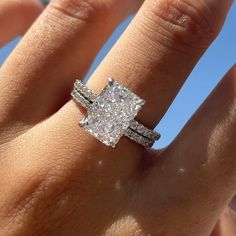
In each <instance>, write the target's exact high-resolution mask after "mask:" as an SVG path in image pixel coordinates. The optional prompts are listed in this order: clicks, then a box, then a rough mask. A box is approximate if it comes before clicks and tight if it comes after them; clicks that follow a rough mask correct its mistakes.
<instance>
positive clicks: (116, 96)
mask: <svg viewBox="0 0 236 236" xmlns="http://www.w3.org/2000/svg"><path fill="white" fill-rule="evenodd" d="M144 103H145V101H144V100H142V99H141V98H139V97H138V96H137V95H136V94H134V93H133V92H131V91H129V90H128V89H126V88H124V87H123V86H122V85H120V84H118V83H117V82H115V81H112V80H109V84H108V85H107V86H106V87H105V89H104V90H103V91H102V93H101V94H100V95H99V96H97V98H96V99H95V101H94V103H93V104H92V105H91V107H90V108H89V110H88V112H87V114H86V116H85V119H84V121H82V123H83V124H84V128H85V129H86V130H87V131H88V132H89V133H91V134H92V135H93V136H94V137H96V138H97V139H98V140H100V141H101V142H103V143H104V144H106V145H108V146H112V147H115V145H116V144H117V142H118V141H119V140H120V138H121V137H122V136H123V135H124V133H125V131H126V130H127V129H128V127H129V125H130V123H131V121H132V120H133V119H134V118H135V116H136V115H137V113H138V112H139V110H140V109H141V107H142V106H143V105H144Z"/></svg>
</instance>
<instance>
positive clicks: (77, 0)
mask: <svg viewBox="0 0 236 236" xmlns="http://www.w3.org/2000/svg"><path fill="white" fill-rule="evenodd" d="M49 9H51V10H53V11H55V10H56V11H59V13H60V14H63V15H65V16H67V17H68V16H69V17H72V18H74V19H77V20H82V21H86V22H94V21H99V20H104V19H106V18H107V17H108V16H109V15H110V5H109V3H107V2H106V1H94V0H54V1H52V2H51V4H50V5H49Z"/></svg>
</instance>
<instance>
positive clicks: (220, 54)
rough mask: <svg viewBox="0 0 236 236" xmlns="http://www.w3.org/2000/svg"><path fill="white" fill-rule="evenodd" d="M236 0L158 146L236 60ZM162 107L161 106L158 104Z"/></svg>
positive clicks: (163, 126) (0, 56) (0, 52)
mask: <svg viewBox="0 0 236 236" xmlns="http://www.w3.org/2000/svg"><path fill="white" fill-rule="evenodd" d="M130 20H131V19H128V20H126V21H125V22H123V23H122V24H121V25H120V26H119V27H118V29H117V30H116V31H115V32H114V34H113V35H112V36H111V38H110V39H109V40H108V42H107V43H106V44H105V45H104V47H103V49H102V50H101V52H100V53H99V55H98V56H97V58H96V59H95V61H94V64H93V65H92V67H91V69H90V71H89V73H88V76H87V77H89V75H90V74H91V73H92V72H93V70H94V69H95V68H96V67H97V66H98V64H99V63H100V61H101V60H102V58H103V57H104V56H105V55H106V54H107V52H108V51H109V49H110V48H111V47H112V45H113V44H114V43H115V41H116V40H117V38H118V37H119V36H120V35H121V33H122V32H123V30H124V29H125V27H126V26H127V25H128V23H129V21H130ZM235 26H236V2H234V4H233V6H232V8H231V11H230V13H229V16H228V19H227V21H226V23H225V26H224V28H223V30H222V32H221V34H220V35H219V37H218V38H217V40H216V41H215V42H214V43H213V44H212V46H211V47H210V48H209V49H208V50H207V52H206V53H205V55H204V56H203V57H202V59H201V60H200V62H199V63H198V64H197V66H196V68H195V69H194V70H193V72H192V74H191V75H190V77H189V78H188V80H187V82H186V83H185V85H184V87H183V88H182V89H181V91H180V93H179V94H178V96H177V98H176V99H175V101H174V102H173V104H172V105H171V107H170V109H169V110H168V112H167V113H166V115H165V116H164V118H163V119H162V121H161V122H160V123H159V125H158V126H157V128H156V129H157V130H158V131H159V132H160V133H161V134H162V138H161V140H160V141H159V142H158V143H157V144H156V147H159V148H162V147H164V146H166V145H168V144H169V143H170V142H171V141H172V140H173V139H174V138H175V137H176V135H177V134H178V133H179V131H180V130H181V129H182V128H183V126H184V125H185V123H186V122H187V121H188V119H189V118H190V117H191V116H192V114H193V113H194V112H195V111H196V109H197V108H198V107H199V106H200V105H201V103H202V102H203V101H204V100H205V98H206V97H207V96H208V95H209V93H210V92H211V91H212V90H213V89H214V87H215V86H216V85H217V84H218V83H219V81H220V80H221V79H222V77H223V76H224V74H225V73H226V72H227V70H228V69H229V68H230V67H231V66H232V65H233V64H235V63H236V27H235ZM17 42H18V39H16V40H14V41H13V42H11V43H9V44H8V45H7V46H5V47H4V48H2V49H0V64H1V63H3V62H4V60H5V58H6V57H7V55H8V54H9V53H10V52H11V50H12V49H13V48H14V46H15V45H16V44H17ZM157 109H158V107H157Z"/></svg>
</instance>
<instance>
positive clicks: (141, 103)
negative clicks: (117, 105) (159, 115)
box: [138, 99, 146, 106]
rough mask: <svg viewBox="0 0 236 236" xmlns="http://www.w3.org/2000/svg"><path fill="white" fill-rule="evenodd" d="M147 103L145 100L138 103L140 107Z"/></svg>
mask: <svg viewBox="0 0 236 236" xmlns="http://www.w3.org/2000/svg"><path fill="white" fill-rule="evenodd" d="M145 103H146V101H144V100H143V99H141V100H140V101H139V102H138V105H139V106H143V105H144V104H145Z"/></svg>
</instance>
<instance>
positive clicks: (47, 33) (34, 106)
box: [0, 0, 141, 124]
mask: <svg viewBox="0 0 236 236" xmlns="http://www.w3.org/2000/svg"><path fill="white" fill-rule="evenodd" d="M140 2H141V1H139V0H129V1H118V0H109V1H99V0H96V1H91V0H76V1H74V0H54V1H51V2H50V4H49V5H48V6H47V8H46V10H45V11H44V13H43V14H42V15H41V17H40V18H39V19H38V20H37V22H36V23H35V24H34V26H33V27H32V28H31V29H30V31H29V32H28V33H27V34H26V36H25V37H24V39H23V40H22V41H21V43H20V44H19V45H18V47H17V48H16V49H15V51H14V52H13V54H12V55H11V56H10V57H9V58H8V60H7V61H6V63H5V64H4V65H3V67H2V69H1V73H0V78H1V79H0V81H1V83H0V89H1V90H2V93H1V101H0V106H1V109H3V110H4V114H6V116H5V117H4V118H3V117H2V119H4V121H3V122H2V123H4V122H7V121H6V120H9V119H11V120H12V122H13V123H14V122H15V123H16V122H17V121H19V120H20V121H21V123H25V124H29V123H30V124H35V123H36V122H38V121H40V120H42V119H44V118H45V117H47V116H48V115H50V114H51V113H52V112H54V111H55V110H57V109H58V107H60V106H61V105H62V104H64V102H65V100H67V98H68V94H69V92H70V90H71V87H72V81H74V78H75V77H78V78H82V77H83V76H84V74H85V73H86V72H87V70H88V68H89V66H90V65H91V62H92V60H93V59H94V56H95V55H96V54H97V52H98V51H99V49H100V48H101V46H102V45H103V43H104V42H105V40H106V39H107V37H108V36H109V35H110V33H111V32H112V31H113V30H114V28H115V27H116V26H117V24H118V23H119V22H120V21H121V20H122V19H123V18H124V17H126V16H127V15H128V14H131V12H133V11H134V10H135V9H136V8H137V7H138V5H139V4H140ZM2 78H3V79H2ZM4 78H8V79H7V80H6V79H4ZM9 97H11V101H10V102H9V101H8V98H9ZM1 113H3V111H1ZM0 123H1V121H0Z"/></svg>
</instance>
